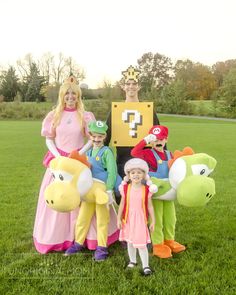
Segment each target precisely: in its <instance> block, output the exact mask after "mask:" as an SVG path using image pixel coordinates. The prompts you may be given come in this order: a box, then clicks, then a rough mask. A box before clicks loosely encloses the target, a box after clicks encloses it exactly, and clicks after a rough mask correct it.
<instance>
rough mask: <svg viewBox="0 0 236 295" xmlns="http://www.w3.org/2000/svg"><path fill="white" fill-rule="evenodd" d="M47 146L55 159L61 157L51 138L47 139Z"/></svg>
mask: <svg viewBox="0 0 236 295" xmlns="http://www.w3.org/2000/svg"><path fill="white" fill-rule="evenodd" d="M46 146H47V147H48V149H49V151H50V152H51V153H52V154H53V156H54V157H59V156H60V153H59V152H58V150H57V148H56V145H55V143H54V140H52V139H50V138H46Z"/></svg>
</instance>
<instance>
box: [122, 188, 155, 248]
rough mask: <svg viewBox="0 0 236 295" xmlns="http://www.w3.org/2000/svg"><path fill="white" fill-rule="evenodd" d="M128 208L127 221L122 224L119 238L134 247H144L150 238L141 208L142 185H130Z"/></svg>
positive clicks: (149, 241)
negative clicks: (136, 186) (134, 186)
mask: <svg viewBox="0 0 236 295" xmlns="http://www.w3.org/2000/svg"><path fill="white" fill-rule="evenodd" d="M128 210H129V211H128V216H127V221H126V223H124V224H123V225H122V229H121V231H120V237H119V240H120V241H126V242H128V243H131V244H133V247H135V248H143V247H146V245H147V244H148V243H151V239H150V235H149V230H148V227H147V224H146V221H145V216H144V212H143V208H142V187H140V188H138V189H135V188H133V187H131V190H130V199H129V206H128Z"/></svg>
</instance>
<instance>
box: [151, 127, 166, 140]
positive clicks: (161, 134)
mask: <svg viewBox="0 0 236 295" xmlns="http://www.w3.org/2000/svg"><path fill="white" fill-rule="evenodd" d="M149 134H153V135H155V136H156V138H157V139H159V140H162V139H164V138H167V137H168V128H167V127H166V126H162V125H154V126H153V127H152V128H151V129H150V130H149Z"/></svg>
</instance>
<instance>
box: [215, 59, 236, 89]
mask: <svg viewBox="0 0 236 295" xmlns="http://www.w3.org/2000/svg"><path fill="white" fill-rule="evenodd" d="M233 68H236V59H229V60H226V61H219V62H217V63H215V64H214V65H213V66H212V71H213V74H214V76H215V79H216V82H217V87H221V86H222V83H223V79H224V76H225V75H226V74H228V72H229V71H230V70H231V69H233Z"/></svg>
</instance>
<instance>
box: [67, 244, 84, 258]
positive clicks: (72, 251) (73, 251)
mask: <svg viewBox="0 0 236 295" xmlns="http://www.w3.org/2000/svg"><path fill="white" fill-rule="evenodd" d="M83 249H84V247H83V246H82V245H80V244H79V243H76V242H74V244H73V245H72V246H70V248H68V249H67V250H66V252H65V253H64V256H69V255H73V254H76V253H77V252H81V251H82V250H83Z"/></svg>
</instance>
